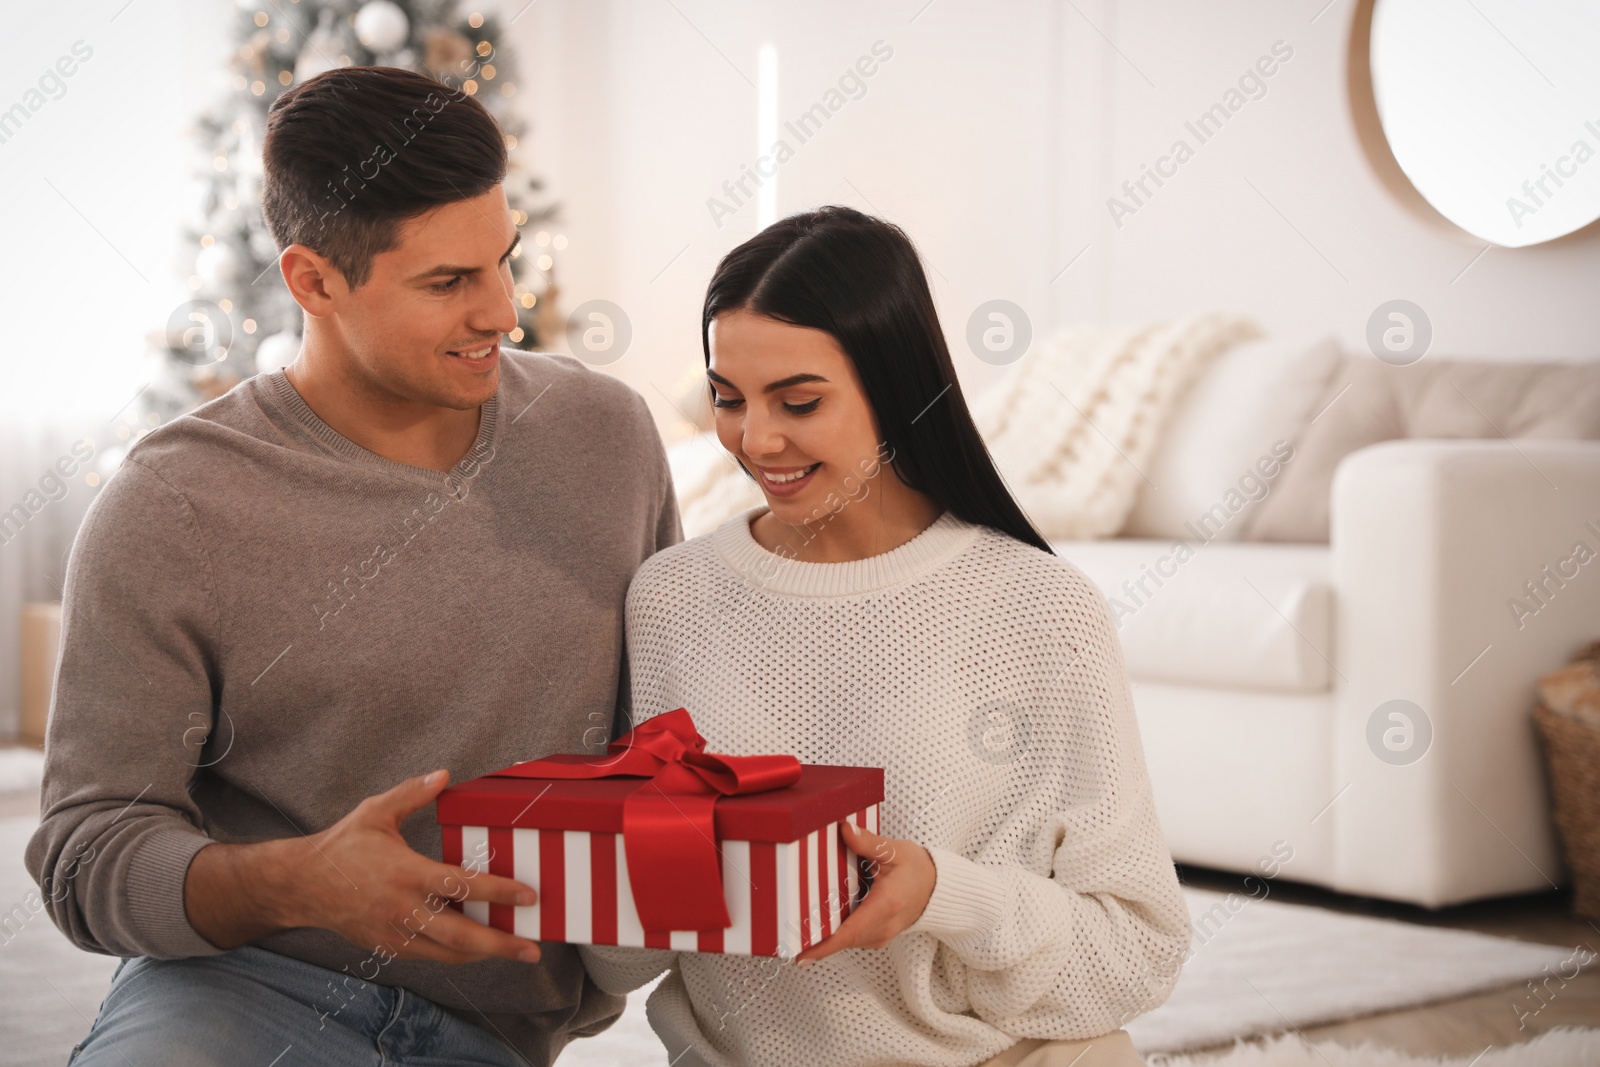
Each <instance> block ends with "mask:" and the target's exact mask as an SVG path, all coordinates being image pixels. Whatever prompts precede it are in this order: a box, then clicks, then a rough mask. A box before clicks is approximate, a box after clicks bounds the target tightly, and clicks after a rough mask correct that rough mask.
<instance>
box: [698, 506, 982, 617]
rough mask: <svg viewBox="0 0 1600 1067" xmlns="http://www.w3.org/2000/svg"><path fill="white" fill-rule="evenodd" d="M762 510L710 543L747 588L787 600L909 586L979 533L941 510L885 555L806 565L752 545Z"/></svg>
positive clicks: (728, 525)
mask: <svg viewBox="0 0 1600 1067" xmlns="http://www.w3.org/2000/svg"><path fill="white" fill-rule="evenodd" d="M766 511H767V507H766V505H764V504H763V505H758V506H757V507H753V508H750V509H749V510H747V511H745V512H743V513H742V514H740V515H737V516H735V517H733V518H731V519H729V520H728V521H727V522H725V523H723V524H722V525H721V526H719V527H717V529H716V530H715V531H714V532H713V533H712V535H711V539H712V543H713V544H714V545H715V547H716V550H717V554H718V555H720V556H721V557H722V561H723V562H724V563H726V564H727V565H728V567H729V568H731V569H732V570H733V571H734V572H736V573H737V574H739V575H740V576H741V577H743V578H744V579H745V580H746V581H748V582H749V583H750V584H751V585H754V586H755V587H756V588H758V589H762V590H765V591H767V592H770V593H779V594H786V595H789V596H806V597H843V596H858V595H860V594H862V593H874V592H877V591H879V590H882V589H888V588H890V587H891V586H896V585H901V584H904V583H906V582H910V581H914V580H916V579H918V578H922V577H925V576H927V575H929V574H932V573H933V572H934V571H936V570H938V569H939V568H940V567H942V566H943V565H944V564H946V563H948V562H949V561H950V560H952V559H954V558H955V557H956V556H958V555H960V554H961V553H962V552H963V551H965V550H966V549H967V548H968V547H969V546H970V545H972V544H973V543H974V542H975V541H977V539H978V537H979V535H980V534H981V533H982V531H983V527H982V526H978V525H975V524H973V523H970V522H965V521H963V520H962V519H958V518H956V517H955V516H954V515H952V514H951V513H950V512H949V511H946V512H944V513H943V514H942V515H940V516H939V517H938V518H937V519H935V520H934V521H933V524H932V525H931V526H929V527H928V528H927V529H926V530H923V531H922V532H921V533H919V534H917V536H915V537H913V538H912V539H911V540H909V541H907V542H906V543H905V544H903V545H900V546H899V547H898V548H893V549H890V550H889V551H888V552H884V553H881V554H879V555H876V556H868V557H867V558H866V559H857V560H851V561H850V562H848V563H805V562H801V561H799V560H794V559H789V558H787V557H785V556H780V555H778V554H777V553H775V552H769V551H768V550H767V549H765V548H763V547H762V546H761V544H760V543H759V542H758V541H756V539H755V537H754V536H753V535H752V534H751V533H750V523H751V521H752V520H754V519H756V518H758V517H759V516H761V515H762V514H764V513H765V512H766Z"/></svg>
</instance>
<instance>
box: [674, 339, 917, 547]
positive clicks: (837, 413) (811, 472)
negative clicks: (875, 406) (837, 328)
mask: <svg viewBox="0 0 1600 1067" xmlns="http://www.w3.org/2000/svg"><path fill="white" fill-rule="evenodd" d="M710 349H711V361H710V364H709V366H708V367H707V369H706V376H707V377H708V378H709V379H710V380H711V387H712V391H713V393H714V396H713V397H712V405H713V408H714V410H715V415H716V426H717V438H718V439H719V440H720V441H721V442H722V447H724V448H726V449H727V450H728V451H729V452H731V453H732V454H733V455H734V456H735V457H736V458H737V459H738V460H739V461H740V462H741V463H743V464H744V465H745V468H746V469H747V470H749V471H750V473H751V474H752V475H754V476H755V478H756V482H757V484H759V485H760V486H761V491H762V493H764V494H765V495H766V498H767V506H768V507H769V508H770V509H771V511H772V515H773V518H775V519H777V520H779V521H780V522H784V523H788V524H790V525H798V524H800V523H803V522H810V521H815V520H819V519H825V518H827V517H828V516H830V515H832V514H833V513H835V512H838V511H839V510H841V509H842V508H844V507H845V505H846V504H848V503H850V502H852V501H858V500H860V499H862V498H863V497H864V496H866V495H867V493H868V492H869V491H871V489H872V487H873V486H875V485H878V484H880V481H879V479H878V477H877V476H878V474H879V473H880V471H881V470H882V468H883V466H884V465H885V463H886V461H887V459H888V458H889V450H888V448H887V446H884V445H883V444H882V438H881V437H880V436H879V435H878V423H877V419H876V418H875V417H874V415H873V412H872V407H871V405H869V404H868V403H867V394H866V391H865V390H864V389H863V388H862V386H861V379H860V378H859V377H858V376H857V374H856V368H855V363H854V362H853V361H852V360H851V359H850V357H849V356H847V355H845V353H844V350H843V349H841V348H840V347H839V344H838V342H836V341H835V340H834V339H833V337H832V336H830V335H829V334H827V333H824V332H823V331H821V330H813V329H809V328H807V327H804V326H794V325H791V324H789V323H786V322H779V321H777V320H776V319H769V318H766V317H765V316H762V315H756V314H752V313H751V312H748V311H744V310H737V311H729V312H724V313H723V314H721V315H718V316H717V317H716V318H715V319H713V320H712V323H711V329H710ZM893 480H894V479H883V480H882V481H884V482H887V481H893Z"/></svg>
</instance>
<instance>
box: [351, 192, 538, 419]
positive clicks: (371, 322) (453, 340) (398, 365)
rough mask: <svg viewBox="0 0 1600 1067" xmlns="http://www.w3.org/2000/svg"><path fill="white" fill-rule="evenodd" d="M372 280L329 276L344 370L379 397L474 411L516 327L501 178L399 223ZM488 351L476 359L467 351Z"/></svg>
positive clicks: (493, 381) (513, 239)
mask: <svg viewBox="0 0 1600 1067" xmlns="http://www.w3.org/2000/svg"><path fill="white" fill-rule="evenodd" d="M400 233H401V241H400V244H399V246H398V247H396V248H394V249H391V250H390V251H388V252H384V253H382V254H381V255H379V256H377V257H375V258H374V259H373V262H372V274H371V276H370V277H369V278H368V280H367V282H366V284H364V285H362V286H361V287H360V288H359V289H356V290H355V291H353V292H352V291H350V290H349V289H348V288H347V287H346V286H345V285H344V281H343V279H342V278H334V279H331V280H330V282H329V285H328V291H329V294H330V295H331V296H333V297H334V300H333V301H332V313H331V314H330V315H329V316H327V318H328V321H329V325H330V326H331V328H332V330H333V331H334V333H335V334H336V336H337V337H338V339H339V341H340V342H342V345H341V347H342V349H343V352H344V356H345V359H346V360H347V361H348V363H347V370H348V371H350V372H351V373H353V374H354V375H355V376H356V377H358V378H359V379H361V380H362V381H363V384H365V385H366V386H367V387H369V388H370V389H372V390H373V391H374V392H376V393H379V394H380V395H387V396H389V397H392V398H396V399H401V400H405V401H410V402H414V403H425V404H434V405H437V406H440V407H447V408H454V409H456V410H462V411H464V410H469V409H472V408H476V407H478V406H479V405H481V404H482V403H483V402H484V401H486V400H488V399H489V397H491V396H493V395H494V392H495V389H496V388H497V387H498V385H499V383H500V335H501V334H503V333H507V332H509V331H511V330H513V329H515V328H516V325H517V315H516V310H515V308H514V307H513V305H512V290H513V283H512V278H511V252H512V250H513V248H514V247H515V246H516V243H517V241H518V240H519V237H518V234H517V229H516V226H515V224H514V223H513V222H512V219H511V211H510V208H509V207H508V206H507V204H506V196H505V189H504V187H503V186H500V185H497V186H495V187H494V188H493V189H490V190H489V191H488V192H486V193H484V194H483V195H482V196H478V197H474V198H473V199H471V200H461V201H457V202H455V203H452V204H445V205H444V206H442V207H439V208H436V209H434V210H433V211H432V212H430V213H429V214H427V215H423V216H421V217H420V218H415V219H410V220H408V221H407V222H405V223H404V224H403V225H402V227H401V231H400ZM484 349H488V350H489V351H488V354H487V355H486V356H483V357H482V358H480V359H471V358H468V356H467V355H466V354H465V353H472V354H474V355H478V354H481V353H482V352H483V350H484Z"/></svg>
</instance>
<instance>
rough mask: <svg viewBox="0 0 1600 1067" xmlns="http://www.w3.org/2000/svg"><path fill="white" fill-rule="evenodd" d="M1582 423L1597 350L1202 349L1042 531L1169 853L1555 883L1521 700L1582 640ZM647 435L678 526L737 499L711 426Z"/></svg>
mask: <svg viewBox="0 0 1600 1067" xmlns="http://www.w3.org/2000/svg"><path fill="white" fill-rule="evenodd" d="M1044 355H1045V353H1041V354H1040V357H1030V358H1042V356H1044ZM1022 369H1024V368H1020V367H1019V368H1018V370H1019V371H1020V370H1022ZM1070 369H1071V368H1069V367H1063V368H1060V370H1061V373H1062V374H1066V373H1068V372H1069V371H1070ZM1034 370H1035V371H1037V370H1038V368H1034ZM981 424H982V423H981V421H980V425H981ZM1113 429H1114V428H1113ZM1502 433H1503V434H1506V435H1509V436H1506V437H1502V436H1501V434H1502ZM1391 438H1411V439H1402V440H1392V439H1391ZM1418 438H1428V439H1418ZM1473 438H1478V439H1473ZM1484 438H1492V439H1484ZM1513 438H1514V439H1515V440H1513ZM1529 438H1543V439H1542V440H1540V439H1529ZM1597 438H1600V363H1596V364H1590V365H1586V366H1582V367H1578V368H1570V367H1569V368H1561V367H1556V366H1554V365H1546V364H1525V365H1509V364H1508V365H1498V364H1481V363H1471V362H1467V361H1441V360H1437V359H1432V358H1430V359H1429V360H1426V361H1424V362H1423V363H1422V364H1421V365H1418V366H1410V367H1387V366H1384V365H1382V364H1380V363H1379V362H1378V361H1376V360H1374V359H1371V358H1370V357H1364V358H1362V359H1351V358H1347V357H1346V356H1345V354H1344V353H1343V352H1341V350H1340V348H1339V346H1338V345H1337V344H1335V343H1334V342H1333V341H1331V339H1326V338H1312V337H1301V338H1293V337H1290V338H1274V337H1265V338H1257V339H1254V340H1249V341H1246V342H1244V343H1241V344H1236V345H1234V346H1232V347H1231V348H1229V349H1228V350H1227V351H1226V352H1224V353H1223V354H1221V355H1220V356H1218V357H1216V358H1215V359H1214V360H1213V361H1212V362H1211V363H1210V364H1209V365H1208V366H1207V367H1206V368H1205V370H1204V371H1203V372H1202V373H1201V374H1200V376H1199V377H1198V378H1197V379H1196V380H1195V381H1194V383H1193V384H1192V385H1191V386H1190V387H1189V389H1188V390H1187V392H1186V393H1185V394H1184V395H1183V396H1182V398H1181V400H1179V401H1178V403H1177V406H1176V407H1175V408H1174V409H1173V410H1172V411H1171V412H1170V414H1169V416H1168V417H1167V422H1166V424H1165V426H1164V428H1163V430H1162V433H1161V439H1160V444H1159V445H1158V446H1157V447H1156V449H1155V450H1154V452H1153V454H1151V455H1150V456H1148V457H1141V458H1140V459H1139V460H1138V461H1137V475H1136V477H1137V479H1138V481H1139V483H1140V487H1139V489H1138V499H1137V501H1136V503H1135V504H1134V505H1133V507H1132V510H1131V512H1130V513H1129V514H1128V515H1127V517H1126V519H1125V521H1124V525H1123V528H1122V534H1121V535H1120V536H1117V537H1113V538H1110V539H1107V540H1095V541H1078V540H1054V539H1052V543H1053V544H1054V546H1055V548H1056V550H1057V552H1058V553H1059V554H1060V555H1062V556H1063V557H1065V558H1067V559H1069V560H1071V561H1073V562H1074V563H1076V564H1077V565H1078V566H1079V567H1080V568H1082V569H1083V570H1084V572H1085V573H1086V574H1087V575H1088V576H1089V577H1090V578H1091V579H1092V580H1093V581H1094V582H1095V583H1096V584H1097V585H1099V586H1100V588H1101V590H1102V591H1103V592H1104V593H1105V594H1106V596H1107V598H1108V600H1109V601H1110V603H1111V605H1112V609H1113V614H1114V615H1115V616H1116V617H1117V618H1118V624H1119V637H1120V639H1121V643H1122V646H1123V654H1124V658H1125V661H1126V666H1127V669H1128V673H1129V675H1130V677H1131V679H1132V684H1133V697H1134V704H1135V708H1136V711H1137V714H1138V717H1139V723H1140V730H1141V734H1142V737H1143V742H1144V749H1145V753H1146V757H1147V760H1148V763H1149V768H1150V776H1151V780H1152V783H1153V788H1154V791H1155V799H1156V803H1157V806H1158V809H1159V813H1160V817H1161V821H1162V826H1163V829H1164V831H1165V833H1166V835H1167V840H1168V842H1169V844H1170V846H1171V848H1172V851H1173V855H1174V858H1175V859H1177V860H1179V861H1180V862H1184V863H1191V864H1197V865H1202V866H1208V867H1215V868H1220V869H1223V870H1231V871H1239V872H1255V873H1256V874H1257V875H1258V876H1259V874H1260V871H1261V870H1262V868H1263V866H1264V865H1265V868H1266V869H1267V870H1269V871H1276V876H1277V877H1283V878H1287V879H1291V880H1294V881H1300V882H1306V883H1311V884H1316V885H1321V886H1326V887H1329V888H1332V889H1336V890H1341V891H1345V892H1350V893H1356V894H1362V895H1368V896H1374V897H1384V898H1388V899H1392V900H1399V901H1407V902H1411V903H1415V904H1419V905H1423V906H1426V907H1440V906H1443V905H1447V904H1453V903H1458V902H1461V901H1466V900H1472V899H1476V898H1481V897H1490V896H1496V895H1503V894H1511V893H1518V892H1525V891H1531V890H1539V889H1548V888H1550V887H1551V885H1552V884H1555V883H1560V882H1561V881H1562V879H1563V876H1564V872H1563V870H1562V867H1561V862H1560V858H1559V856H1558V852H1557V847H1556V842H1555V839H1554V836H1553V832H1552V827H1551V822H1550V817H1549V813H1548V804H1547V800H1546V787H1545V780H1544V772H1543V769H1542V760H1541V756H1540V752H1539V750H1538V745H1537V741H1536V737H1535V734H1534V730H1533V724H1532V719H1531V715H1530V712H1531V709H1532V705H1533V702H1534V699H1535V698H1534V684H1535V682H1536V680H1537V679H1538V678H1539V677H1540V676H1541V675H1542V674H1544V673H1546V672H1547V671H1549V670H1552V669H1554V668H1555V667H1558V666H1560V665H1562V664H1563V663H1565V662H1566V660H1567V658H1568V657H1569V656H1570V655H1571V654H1572V653H1573V652H1574V651H1576V650H1577V649H1578V648H1579V647H1581V646H1583V645H1585V644H1587V643H1588V642H1589V641H1592V640H1595V639H1597V638H1600V558H1595V559H1594V560H1593V561H1592V562H1589V563H1586V564H1581V565H1580V564H1577V563H1575V562H1573V561H1572V557H1573V549H1574V546H1575V544H1576V543H1577V542H1579V541H1583V542H1584V543H1585V544H1586V545H1587V546H1588V547H1589V549H1590V550H1592V551H1593V552H1595V553H1597V554H1600V440H1596V439H1597ZM1291 442H1292V444H1290V443H1291ZM991 443H992V442H991ZM1285 446H1288V447H1287V448H1286V447H1285ZM1286 452H1287V453H1290V455H1289V459H1288V461H1286V462H1279V460H1282V459H1283V457H1284V455H1285V453H1286ZM669 454H670V456H671V457H672V461H673V474H674V479H675V482H676V484H677V487H678V491H679V495H680V498H681V499H682V500H684V501H685V503H686V505H687V506H686V508H685V512H684V524H685V528H686V530H688V531H689V532H690V533H691V534H693V533H695V532H700V531H701V530H705V529H710V528H711V527H712V526H714V525H715V524H716V523H717V522H720V521H722V519H723V518H724V517H725V516H727V515H730V514H733V513H734V512H736V511H737V510H739V509H740V508H743V507H747V506H749V505H750V504H752V503H759V501H760V497H759V494H757V493H756V491H755V490H754V488H753V487H752V486H751V485H750V484H749V482H748V479H744V478H741V477H737V476H729V475H728V474H727V471H728V468H729V460H728V459H727V457H726V456H725V455H724V454H723V453H722V451H721V449H720V448H719V447H717V446H716V444H715V441H714V439H713V438H710V437H709V436H705V435H702V436H700V437H698V438H694V439H691V440H689V441H686V442H683V443H682V444H680V445H678V446H676V447H675V448H673V449H672V450H671V451H670V453H669ZM1119 454H1120V453H1119ZM1122 459H1123V460H1124V461H1125V462H1127V463H1128V465H1129V467H1134V461H1133V460H1131V459H1129V458H1128V457H1126V456H1123V457H1122ZM1001 470H1002V473H1006V471H1007V469H1006V467H1005V465H1004V463H1002V466H1001ZM1123 473H1124V474H1127V473H1130V472H1127V471H1124V472H1123ZM1247 479H1249V480H1248V481H1247ZM1008 481H1010V482H1011V484H1012V487H1013V491H1014V492H1017V493H1018V499H1019V500H1020V501H1021V502H1022V503H1023V505H1024V507H1025V508H1028V507H1029V498H1028V496H1027V492H1028V487H1027V486H1025V485H1024V484H1023V481H1022V479H1020V478H1017V477H1014V476H1008ZM1241 489H1243V490H1245V493H1244V494H1243V495H1241V494H1240V493H1239V492H1238V490H1241ZM1224 502H1226V504H1224ZM1030 510H1031V511H1032V512H1033V513H1034V514H1035V515H1036V516H1037V515H1039V514H1043V513H1046V512H1047V511H1048V509H1045V508H1032V509H1030ZM1269 514H1271V515H1272V521H1271V522H1268V521H1266V520H1267V519H1268V515H1269ZM1212 520H1214V521H1212ZM1591 523H1592V524H1593V525H1586V524H1591ZM1271 526H1275V527H1276V532H1275V533H1271V532H1269V529H1268V528H1269V527H1271ZM1045 532H1046V535H1047V536H1049V530H1048V528H1047V529H1046V531H1045ZM1241 536H1246V537H1249V536H1255V537H1269V536H1270V537H1272V538H1274V540H1266V541H1262V540H1241V539H1240V538H1241ZM1283 541H1295V542H1299V543H1281V542H1283ZM1179 546H1182V547H1181V548H1180V547H1179ZM1180 557H1182V558H1181V560H1180ZM1562 561H1568V562H1567V564H1566V565H1567V566H1568V568H1569V569H1570V568H1572V567H1574V566H1576V567H1577V572H1576V574H1574V575H1573V576H1572V577H1570V578H1562V577H1561V576H1560V575H1559V574H1556V576H1555V578H1553V579H1552V578H1550V577H1547V573H1553V572H1554V568H1557V567H1558V566H1560V565H1562ZM1546 567H1550V568H1552V572H1546V571H1545V570H1544V568H1546ZM1558 580H1559V581H1562V582H1564V583H1565V584H1564V585H1563V586H1559V587H1558V586H1557V585H1556V581H1558ZM1528 582H1544V583H1545V584H1546V586H1547V588H1548V589H1549V592H1548V593H1546V594H1542V596H1543V597H1544V599H1545V600H1547V601H1548V603H1547V604H1546V605H1543V606H1539V605H1538V604H1537V602H1536V601H1533V600H1531V599H1530V598H1529V595H1528V591H1527V589H1526V588H1525V583H1528ZM1141 584H1142V588H1141ZM1513 598H1520V599H1521V600H1523V601H1524V602H1525V603H1526V604H1527V605H1529V606H1530V607H1532V606H1538V610H1537V613H1529V612H1528V611H1526V610H1524V611H1523V612H1521V613H1517V612H1514V611H1513V610H1512V608H1511V606H1510V604H1509V602H1510V601H1511V600H1512V599H1513ZM1391 701H1406V702H1409V705H1410V707H1407V706H1406V705H1393V704H1390V702H1391ZM1385 705H1388V707H1384V706H1385ZM1380 708H1382V709H1383V710H1382V711H1381V712H1380V710H1379V709H1380ZM1413 709H1415V710H1413ZM1397 710H1399V711H1403V712H1405V713H1406V714H1407V716H1408V717H1409V720H1414V721H1409V722H1408V719H1407V718H1404V717H1403V718H1390V715H1391V714H1392V713H1394V712H1396V711H1397ZM1375 713H1377V715H1376V718H1377V721H1376V723H1374V716H1375ZM1408 726H1409V727H1410V733H1409V735H1408V734H1407V727H1408ZM1425 733H1426V734H1431V736H1425ZM1386 739H1387V742H1388V743H1387V745H1386V743H1385V742H1386ZM1408 742H1409V745H1410V747H1409V748H1406V747H1405V746H1406V744H1407V743H1408ZM1414 756H1415V757H1417V758H1411V757H1414ZM1291 850H1292V856H1291V858H1288V859H1287V860H1285V858H1284V857H1285V856H1286V855H1290V852H1291Z"/></svg>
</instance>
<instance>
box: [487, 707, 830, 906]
mask: <svg viewBox="0 0 1600 1067" xmlns="http://www.w3.org/2000/svg"><path fill="white" fill-rule="evenodd" d="M705 749H706V739H705V738H703V737H701V736H700V734H699V732H698V731H697V730H695V728H694V720H692V719H691V718H690V717H689V712H688V711H687V710H685V709H683V708H678V709H677V710H676V711H669V712H666V713H665V714H662V715H657V716H656V717H655V718H653V719H649V720H647V721H646V722H643V723H641V724H640V725H638V726H636V727H634V728H633V729H632V730H629V731H628V732H627V733H625V734H623V735H622V736H621V737H619V738H617V739H616V740H615V741H613V742H611V744H610V745H609V746H607V748H606V754H605V755H604V756H574V755H557V756H549V757H546V758H545V759H537V760H528V761H526V762H524V763H516V764H513V765H511V766H510V767H507V768H506V769H505V770H503V771H496V772H494V774H492V775H489V777H491V778H632V777H638V778H648V779H650V780H649V781H648V782H645V783H644V784H643V785H641V786H640V787H639V788H638V789H635V790H634V791H633V792H632V793H629V794H628V796H627V799H625V800H624V801H623V804H622V844H623V848H624V850H625V851H626V853H627V857H628V882H629V884H630V886H631V887H632V889H633V901H634V906H635V907H636V908H637V909H638V912H639V923H640V925H641V926H643V927H644V928H645V930H647V931H649V932H651V933H659V932H663V931H668V930H725V929H727V928H728V927H729V926H732V925H733V920H731V919H730V918H729V917H728V903H727V901H726V900H725V899H723V895H722V856H721V851H720V850H719V849H718V848H717V843H716V823H715V818H714V812H715V809H716V803H717V801H718V800H719V799H720V798H721V797H725V796H737V795H739V794H743V793H764V792H766V791H767V790H769V789H782V788H783V787H785V786H789V785H793V784H794V783H795V782H797V781H799V780H800V761H799V760H797V759H795V758H794V757H793V756H714V755H711V754H710V753H708V752H706V750H705Z"/></svg>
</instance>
